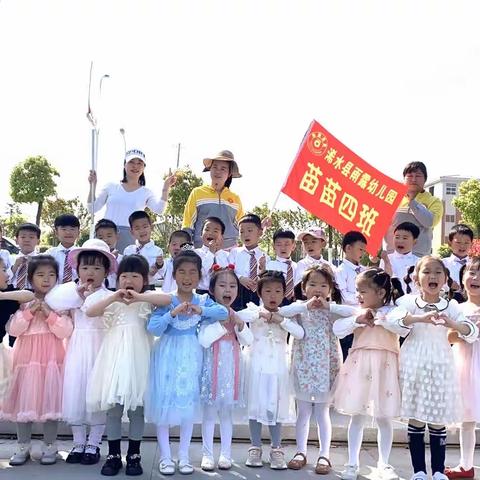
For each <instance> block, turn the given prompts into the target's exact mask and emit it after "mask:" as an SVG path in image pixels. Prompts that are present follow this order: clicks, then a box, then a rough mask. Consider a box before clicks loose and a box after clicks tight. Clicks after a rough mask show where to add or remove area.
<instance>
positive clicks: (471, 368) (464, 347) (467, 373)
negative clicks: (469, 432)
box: [453, 341, 480, 422]
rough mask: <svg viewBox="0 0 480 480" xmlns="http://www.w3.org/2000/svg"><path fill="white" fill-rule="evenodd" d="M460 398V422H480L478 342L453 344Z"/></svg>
mask: <svg viewBox="0 0 480 480" xmlns="http://www.w3.org/2000/svg"><path fill="white" fill-rule="evenodd" d="M453 354H454V356H455V365H456V367H457V373H458V376H459V382H460V396H461V398H462V414H461V418H460V420H461V421H462V422H480V343H479V342H478V341H476V342H474V343H467V342H462V341H461V342H459V343H456V344H455V345H454V346H453Z"/></svg>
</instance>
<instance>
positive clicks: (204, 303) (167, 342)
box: [146, 250, 228, 475]
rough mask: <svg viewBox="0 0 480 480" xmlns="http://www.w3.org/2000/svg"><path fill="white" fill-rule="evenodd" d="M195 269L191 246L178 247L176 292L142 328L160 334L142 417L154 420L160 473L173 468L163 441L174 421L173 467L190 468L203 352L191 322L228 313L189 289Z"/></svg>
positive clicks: (169, 472)
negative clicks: (175, 457) (177, 431)
mask: <svg viewBox="0 0 480 480" xmlns="http://www.w3.org/2000/svg"><path fill="white" fill-rule="evenodd" d="M201 270H202V260H201V259H200V257H199V256H198V255H197V254H196V253H195V252H193V251H191V250H185V251H182V252H181V253H179V254H178V255H177V256H176V257H175V259H174V261H173V276H174V278H175V281H176V283H177V292H176V293H175V294H174V295H173V296H172V302H171V303H170V305H168V306H166V307H160V308H158V309H157V310H156V311H155V312H154V313H153V314H152V316H151V318H150V321H149V322H148V331H149V332H150V333H152V334H153V335H156V336H160V335H161V337H160V338H159V339H158V340H157V341H156V343H155V345H154V347H153V351H152V355H151V361H150V372H149V387H148V394H147V396H146V400H147V401H146V417H147V418H148V419H149V420H150V421H151V422H153V423H155V424H156V425H157V435H158V443H159V447H160V463H159V470H160V473H162V474H164V475H173V474H174V473H175V464H174V463H173V461H172V455H171V451H170V443H169V427H170V426H171V425H180V446H179V451H178V458H179V462H178V469H179V472H180V473H182V474H191V473H193V467H192V465H191V464H190V460H189V451H188V450H189V446H190V440H191V438H192V430H193V422H194V418H195V414H196V413H197V409H198V407H199V404H200V375H201V369H202V356H203V355H202V347H201V346H200V343H199V342H198V338H197V328H198V326H199V324H201V323H204V322H206V323H212V322H215V321H217V320H225V319H226V318H227V317H228V310H227V309H226V308H225V307H224V306H222V305H219V304H217V303H215V302H214V301H213V300H212V299H211V298H210V297H209V296H208V295H207V294H205V295H198V294H197V293H195V291H194V290H195V288H197V286H198V283H199V281H200V272H201Z"/></svg>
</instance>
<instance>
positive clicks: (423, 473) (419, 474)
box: [410, 472, 428, 480]
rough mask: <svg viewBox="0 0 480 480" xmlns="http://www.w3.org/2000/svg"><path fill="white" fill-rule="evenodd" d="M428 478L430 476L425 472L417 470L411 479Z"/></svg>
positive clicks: (424, 479) (422, 479)
mask: <svg viewBox="0 0 480 480" xmlns="http://www.w3.org/2000/svg"><path fill="white" fill-rule="evenodd" d="M427 479H428V477H427V474H426V473H425V472H417V473H414V474H413V475H412V476H411V477H410V480H427Z"/></svg>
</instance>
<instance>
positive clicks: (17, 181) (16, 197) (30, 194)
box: [10, 156, 60, 225]
mask: <svg viewBox="0 0 480 480" xmlns="http://www.w3.org/2000/svg"><path fill="white" fill-rule="evenodd" d="M59 176H60V174H59V173H58V171H57V170H56V169H55V168H54V167H53V166H52V165H50V163H49V162H48V160H47V159H46V158H44V157H42V156H37V157H29V158H27V159H26V160H25V161H23V162H21V163H19V164H18V165H16V166H15V168H14V169H13V171H12V173H11V175H10V196H11V197H12V199H13V201H14V202H18V203H37V204H38V208H37V215H36V220H35V223H36V224H37V225H40V218H41V215H42V208H43V203H44V201H45V199H46V198H47V197H50V196H52V195H55V193H56V188H57V184H56V183H55V180H54V177H59Z"/></svg>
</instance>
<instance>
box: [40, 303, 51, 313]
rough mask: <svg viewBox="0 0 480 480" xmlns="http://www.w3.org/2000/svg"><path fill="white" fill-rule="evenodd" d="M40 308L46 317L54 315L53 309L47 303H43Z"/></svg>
mask: <svg viewBox="0 0 480 480" xmlns="http://www.w3.org/2000/svg"><path fill="white" fill-rule="evenodd" d="M40 308H41V310H42V312H43V314H44V315H45V317H48V316H49V315H50V313H52V309H51V308H50V307H49V306H48V305H47V304H46V303H45V302H42V304H41V307H40Z"/></svg>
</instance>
